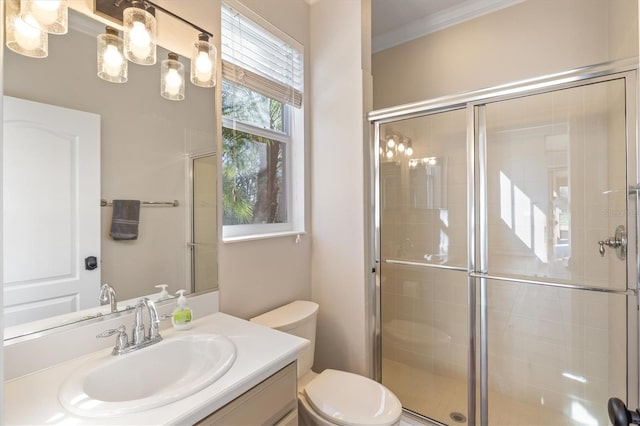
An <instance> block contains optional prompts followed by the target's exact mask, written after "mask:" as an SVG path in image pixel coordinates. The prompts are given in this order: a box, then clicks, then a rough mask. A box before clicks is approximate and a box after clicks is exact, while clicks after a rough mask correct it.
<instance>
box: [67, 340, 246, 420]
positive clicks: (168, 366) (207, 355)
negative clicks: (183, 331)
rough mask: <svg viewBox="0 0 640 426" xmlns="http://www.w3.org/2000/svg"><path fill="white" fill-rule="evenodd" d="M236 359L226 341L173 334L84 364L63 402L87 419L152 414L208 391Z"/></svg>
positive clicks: (233, 347)
mask: <svg viewBox="0 0 640 426" xmlns="http://www.w3.org/2000/svg"><path fill="white" fill-rule="evenodd" d="M235 358H236V348H235V345H234V344H233V343H232V342H231V341H230V340H229V339H228V338H226V337H225V336H219V335H213V334H187V335H183V336H180V335H173V336H171V337H169V338H167V339H165V340H163V341H161V342H160V343H156V344H154V345H152V346H149V347H146V348H142V349H140V350H138V351H135V352H131V353H128V354H125V355H119V356H112V355H108V356H106V355H105V356H103V357H100V358H97V359H95V360H92V361H90V362H87V363H85V364H84V365H83V366H82V367H80V368H79V369H78V370H76V372H74V374H72V375H71V376H69V378H68V379H67V380H66V381H65V382H64V383H63V384H62V386H61V387H60V390H59V392H58V399H59V400H60V403H61V404H62V405H63V406H64V407H65V408H66V409H67V410H69V411H70V412H72V413H74V414H77V415H80V416H85V417H113V416H119V415H123V414H127V413H133V412H138V411H144V410H149V409H151V408H156V407H159V406H161V405H165V404H168V403H170V402H173V401H176V400H178V399H182V398H185V397H187V396H189V395H191V394H193V393H195V392H198V391H200V390H202V389H204V388H205V387H207V386H209V385H210V384H212V383H213V382H215V381H216V380H217V379H219V378H220V377H221V376H222V375H223V374H225V373H226V372H227V371H228V370H229V368H231V365H232V364H233V362H234V361H235Z"/></svg>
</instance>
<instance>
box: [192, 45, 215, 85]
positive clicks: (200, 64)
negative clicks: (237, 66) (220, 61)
mask: <svg viewBox="0 0 640 426" xmlns="http://www.w3.org/2000/svg"><path fill="white" fill-rule="evenodd" d="M212 70H213V64H212V63H211V59H209V52H200V53H198V57H197V58H196V77H197V78H198V80H199V81H208V80H209V79H210V78H211V74H212Z"/></svg>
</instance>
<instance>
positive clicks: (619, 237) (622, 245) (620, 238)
mask: <svg viewBox="0 0 640 426" xmlns="http://www.w3.org/2000/svg"><path fill="white" fill-rule="evenodd" d="M598 245H599V246H600V247H599V249H598V252H600V256H602V257H604V246H609V247H611V248H614V249H616V256H618V259H620V260H624V259H626V257H627V232H626V231H625V229H624V225H618V227H617V228H616V233H615V235H614V236H613V237H609V239H606V240H603V241H598Z"/></svg>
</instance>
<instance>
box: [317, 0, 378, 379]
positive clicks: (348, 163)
mask: <svg viewBox="0 0 640 426" xmlns="http://www.w3.org/2000/svg"><path fill="white" fill-rule="evenodd" d="M367 4H368V1H360V0H320V1H317V2H315V3H314V4H313V5H312V6H311V27H310V28H311V56H312V70H311V77H312V120H313V124H312V153H311V158H312V159H313V170H312V205H313V247H312V249H313V256H312V296H313V300H314V301H316V302H317V303H319V304H320V314H319V318H318V330H317V339H318V342H317V346H316V363H315V369H316V370H317V371H320V370H322V369H324V368H327V367H332V368H341V369H346V370H349V371H354V372H357V373H365V372H366V371H367V367H368V366H367V356H368V354H369V352H370V351H369V348H368V347H366V340H367V336H366V332H365V304H366V303H365V302H366V299H365V288H366V287H365V286H366V279H367V278H368V276H367V275H365V258H364V240H365V235H364V217H365V210H364V202H365V196H364V188H365V182H364V153H365V148H364V134H363V133H364V132H363V118H364V113H365V111H364V107H363V99H366V98H363V96H364V95H365V93H366V91H365V90H364V87H363V86H364V84H365V82H366V81H367V79H366V73H365V75H364V76H363V64H364V67H366V60H365V59H363V58H366V56H368V54H369V53H367V52H363V50H362V46H363V37H364V36H363V33H362V25H361V22H362V16H363V5H367ZM366 10H367V8H366V7H364V13H366ZM365 71H366V69H365Z"/></svg>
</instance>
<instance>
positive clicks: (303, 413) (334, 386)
mask: <svg viewBox="0 0 640 426" xmlns="http://www.w3.org/2000/svg"><path fill="white" fill-rule="evenodd" d="M317 312H318V305H317V304H316V303H313V302H306V301H296V302H292V303H289V304H288V305H285V306H282V307H280V308H277V309H274V310H273V311H269V312H266V313H264V314H262V315H259V316H257V317H254V318H251V320H250V321H251V322H254V323H257V324H261V325H264V326H267V327H271V328H274V329H277V330H280V331H283V332H286V333H290V334H293V335H295V336H298V337H302V338H305V339H307V340H309V341H310V343H311V344H310V345H309V346H308V348H307V349H306V350H304V351H303V352H302V353H300V354H298V417H299V423H300V424H301V425H341V426H356V425H357V426H365V425H370V426H392V425H398V424H400V416H401V415H402V404H401V403H400V401H399V400H398V398H397V397H396V396H395V395H394V394H393V393H392V392H391V391H390V390H389V389H387V388H386V387H384V386H383V385H382V384H380V383H378V382H376V381H373V380H371V379H369V378H366V377H364V376H360V375H357V374H353V373H348V372H346V371H340V370H333V369H326V370H324V371H323V372H321V373H319V374H317V373H315V372H313V371H312V370H311V366H312V365H313V354H314V350H315V334H316V316H317Z"/></svg>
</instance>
